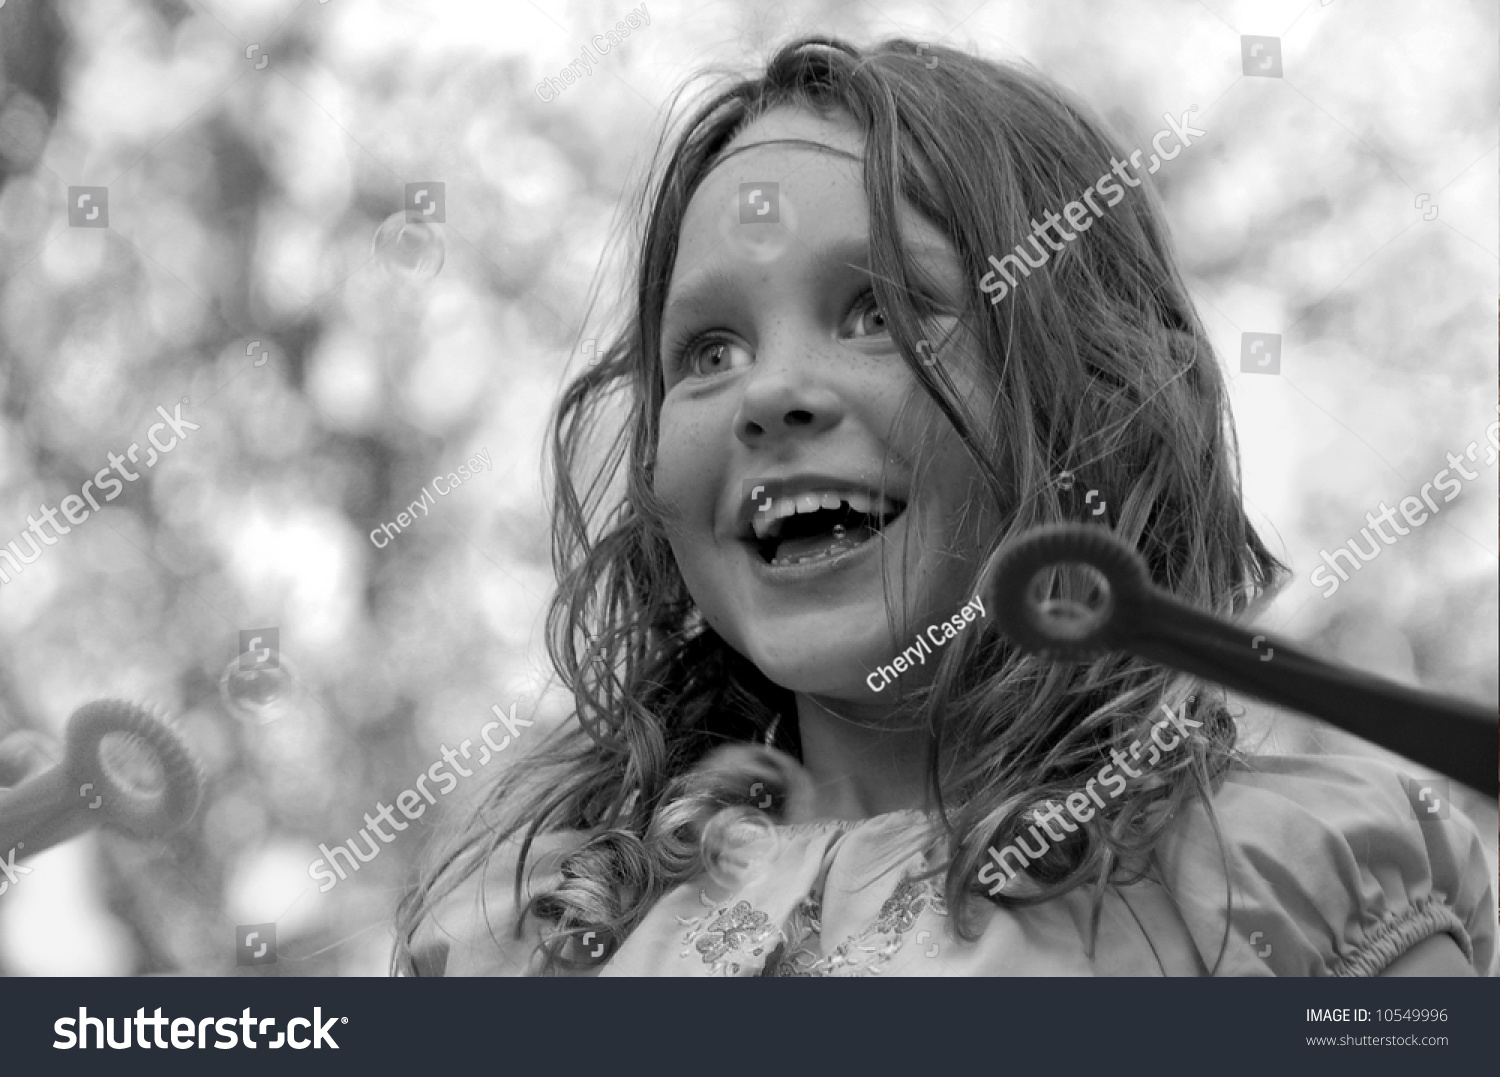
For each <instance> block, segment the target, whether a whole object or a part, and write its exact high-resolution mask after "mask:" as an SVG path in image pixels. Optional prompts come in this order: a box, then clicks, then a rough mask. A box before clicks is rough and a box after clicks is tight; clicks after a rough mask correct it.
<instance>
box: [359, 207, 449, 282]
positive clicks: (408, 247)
mask: <svg viewBox="0 0 1500 1077" xmlns="http://www.w3.org/2000/svg"><path fill="white" fill-rule="evenodd" d="M371 250H372V252H373V253H374V255H375V257H377V258H378V259H380V264H381V265H383V266H384V267H385V268H386V271H387V272H389V273H391V274H392V275H393V276H396V277H399V278H401V279H404V280H415V281H427V280H431V279H432V278H433V277H435V276H437V275H438V271H439V270H441V269H442V268H443V258H444V257H445V253H446V252H445V248H444V244H443V237H442V234H441V233H440V232H439V231H438V230H437V228H435V227H434V226H432V225H430V224H428V223H427V222H426V221H422V220H418V219H416V218H414V217H411V216H409V215H408V214H407V212H406V211H405V210H402V211H401V212H400V213H392V214H391V215H390V216H389V217H387V218H386V219H385V220H384V221H382V222H380V227H379V228H377V229H376V230H375V242H374V244H373V245H372V247H371Z"/></svg>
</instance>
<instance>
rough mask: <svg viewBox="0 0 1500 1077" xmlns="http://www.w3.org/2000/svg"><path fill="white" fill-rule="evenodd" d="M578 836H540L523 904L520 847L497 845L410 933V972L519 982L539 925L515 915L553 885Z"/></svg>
mask: <svg viewBox="0 0 1500 1077" xmlns="http://www.w3.org/2000/svg"><path fill="white" fill-rule="evenodd" d="M584 838H585V835H584V834H582V833H581V832H577V831H558V832H554V833H550V834H540V835H538V836H537V838H536V840H535V841H534V842H533V843H532V845H531V849H530V850H529V852H528V854H527V857H526V869H525V871H524V873H523V876H522V887H521V901H520V903H519V904H518V903H517V902H516V895H515V877H516V864H517V862H518V860H519V859H520V856H521V847H522V844H523V840H522V837H521V836H519V835H518V836H516V837H514V838H511V839H510V840H508V841H505V842H503V843H501V844H500V845H499V846H497V847H496V848H495V849H494V850H493V851H492V852H490V853H489V855H488V856H487V857H486V858H485V860H484V862H483V863H481V864H480V865H479V866H478V867H476V868H475V869H474V870H473V871H472V872H471V873H470V874H469V875H468V876H467V877H465V878H464V879H463V880H462V881H461V882H460V883H459V884H458V885H457V886H455V887H454V888H453V890H452V891H450V892H449V893H447V894H445V895H443V897H441V898H440V899H439V900H438V901H436V902H435V903H434V905H433V907H432V908H431V909H430V911H429V912H428V914H427V915H426V916H424V917H423V918H422V920H421V922H420V924H419V925H418V927H417V928H416V930H415V931H413V932H412V936H411V943H410V946H409V949H410V952H411V961H412V969H413V972H414V974H415V975H417V976H524V975H527V974H528V973H529V972H533V971H535V970H534V968H533V958H534V956H535V951H536V947H537V945H538V943H540V941H541V929H542V924H541V922H540V921H539V920H538V919H537V918H536V917H535V916H528V917H526V918H525V920H524V921H523V922H521V923H520V924H519V926H518V923H517V919H518V917H517V914H518V912H519V911H520V910H521V909H522V908H524V907H525V905H526V903H527V902H529V901H530V899H531V897H532V896H533V895H534V894H536V893H538V892H541V891H545V890H547V889H549V888H551V887H553V886H555V885H556V884H557V882H558V881H559V879H560V866H561V863H562V861H563V859H564V858H566V857H567V855H568V854H569V853H571V852H573V851H574V850H575V849H577V848H578V847H579V846H580V845H581V844H582V843H583V841H584Z"/></svg>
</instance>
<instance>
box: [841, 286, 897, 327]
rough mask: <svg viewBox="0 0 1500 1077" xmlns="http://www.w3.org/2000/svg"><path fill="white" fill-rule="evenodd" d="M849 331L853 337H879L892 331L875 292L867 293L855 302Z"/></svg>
mask: <svg viewBox="0 0 1500 1077" xmlns="http://www.w3.org/2000/svg"><path fill="white" fill-rule="evenodd" d="M848 331H849V335H850V336H851V337H859V336H873V337H878V336H882V335H884V334H885V333H888V332H889V331H890V328H889V327H888V326H887V325H886V321H885V312H884V311H882V310H881V309H880V304H879V303H878V302H876V301H875V293H874V292H866V293H864V295H862V296H860V297H859V298H858V299H857V300H855V302H854V306H853V307H851V308H850V310H849V322H848Z"/></svg>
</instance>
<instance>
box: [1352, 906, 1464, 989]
mask: <svg viewBox="0 0 1500 1077" xmlns="http://www.w3.org/2000/svg"><path fill="white" fill-rule="evenodd" d="M1444 932H1446V933H1448V934H1449V935H1452V936H1453V941H1454V942H1456V943H1458V948H1459V949H1460V950H1462V951H1463V952H1464V960H1465V961H1468V962H1470V963H1472V962H1473V960H1474V945H1473V943H1471V942H1470V941H1469V933H1468V931H1467V930H1465V928H1464V923H1463V921H1462V920H1460V919H1459V918H1458V914H1457V913H1455V912H1454V911H1453V910H1452V909H1450V908H1449V907H1448V906H1447V905H1444V904H1443V903H1442V902H1441V901H1438V900H1437V899H1436V898H1432V897H1427V898H1423V899H1422V900H1420V901H1418V902H1416V903H1415V904H1413V905H1412V907H1411V908H1409V909H1407V910H1406V911H1405V912H1399V913H1391V914H1390V915H1389V916H1387V917H1386V918H1385V919H1384V920H1382V921H1381V923H1380V925H1379V926H1378V927H1376V928H1375V929H1374V930H1372V931H1370V932H1367V933H1366V935H1367V937H1366V941H1365V944H1364V945H1363V946H1361V947H1360V948H1359V949H1357V950H1355V951H1354V952H1353V953H1351V954H1349V955H1347V956H1346V957H1344V958H1343V959H1341V960H1340V961H1339V962H1338V963H1337V964H1336V965H1334V966H1333V975H1334V976H1379V975H1380V974H1381V973H1382V972H1384V971H1385V970H1386V968H1387V967H1389V966H1390V964H1391V963H1392V962H1394V961H1395V960H1396V959H1397V958H1398V957H1400V956H1401V955H1402V954H1404V953H1406V951H1408V950H1410V949H1411V948H1412V947H1413V946H1416V945H1417V944H1418V943H1420V942H1424V941H1426V940H1427V939H1430V938H1431V937H1432V936H1434V935H1441V934H1443V933H1444Z"/></svg>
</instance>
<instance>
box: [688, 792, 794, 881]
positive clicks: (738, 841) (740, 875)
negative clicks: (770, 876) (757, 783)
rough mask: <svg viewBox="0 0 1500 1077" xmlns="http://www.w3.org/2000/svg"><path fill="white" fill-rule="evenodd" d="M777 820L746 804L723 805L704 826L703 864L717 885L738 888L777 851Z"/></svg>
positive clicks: (778, 840) (778, 841)
mask: <svg viewBox="0 0 1500 1077" xmlns="http://www.w3.org/2000/svg"><path fill="white" fill-rule="evenodd" d="M779 845H780V839H779V837H778V836H777V833H776V824H774V823H773V822H771V817H770V816H768V815H767V814H766V813H765V812H763V811H757V810H756V809H754V808H751V807H747V806H745V805H735V806H733V807H729V808H725V809H724V810H722V811H720V812H719V813H718V814H717V815H715V816H714V817H713V818H712V819H710V820H709V822H708V825H707V826H706V827H704V828H703V868H704V870H705V871H706V872H707V873H708V876H709V878H710V879H712V880H713V881H714V882H715V883H717V884H718V885H719V886H722V887H725V888H728V889H731V890H733V889H737V888H738V887H740V886H741V885H743V884H744V883H745V882H747V881H749V879H750V878H751V877H752V876H754V875H756V874H758V873H759V871H760V870H761V869H762V868H763V867H764V866H765V864H766V863H767V862H768V861H769V860H771V859H772V858H773V857H774V856H775V855H776V850H777V848H778V846H779Z"/></svg>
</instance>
